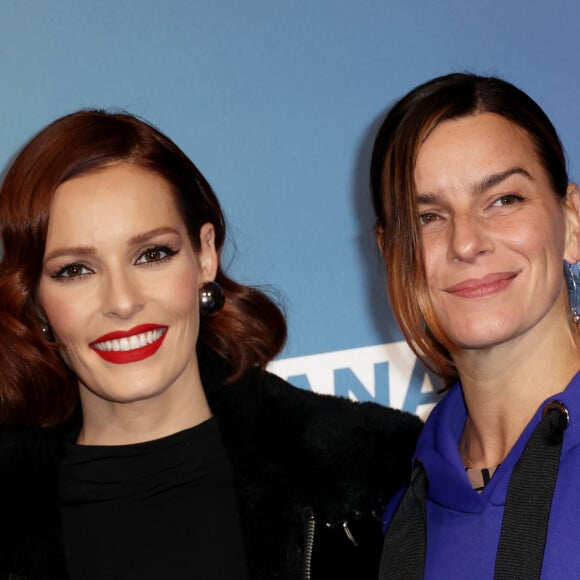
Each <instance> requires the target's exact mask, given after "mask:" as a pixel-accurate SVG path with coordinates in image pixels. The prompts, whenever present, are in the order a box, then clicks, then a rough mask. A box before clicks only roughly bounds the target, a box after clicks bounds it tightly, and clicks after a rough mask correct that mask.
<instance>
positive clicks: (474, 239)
mask: <svg viewBox="0 0 580 580" xmlns="http://www.w3.org/2000/svg"><path fill="white" fill-rule="evenodd" d="M449 231H450V234H449V247H448V258H449V259H450V260H453V261H462V262H473V261H474V260H476V259H477V257H478V256H480V255H481V254H485V253H488V252H490V251H491V250H492V248H493V241H492V238H491V237H490V236H489V234H488V232H487V231H486V228H485V224H483V223H482V221H481V219H478V217H477V216H473V215H471V214H467V215H462V216H455V217H454V218H453V220H452V226H451V228H450V230H449Z"/></svg>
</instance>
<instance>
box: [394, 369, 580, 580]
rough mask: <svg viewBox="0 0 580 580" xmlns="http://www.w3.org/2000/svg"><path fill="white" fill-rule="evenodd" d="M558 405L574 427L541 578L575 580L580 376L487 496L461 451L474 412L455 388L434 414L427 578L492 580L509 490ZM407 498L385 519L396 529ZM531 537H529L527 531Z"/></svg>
mask: <svg viewBox="0 0 580 580" xmlns="http://www.w3.org/2000/svg"><path fill="white" fill-rule="evenodd" d="M551 400H558V401H561V402H562V403H564V405H565V406H566V407H567V409H568V412H569V414H570V424H569V426H568V428H567V429H566V431H565V433H564V443H563V447H562V455H561V461H560V468H559V471H558V479H557V481H556V488H555V491H554V498H553V501H552V511H551V514H550V521H549V526H548V538H547V542H546V550H545V553H544V564H543V568H542V576H541V577H542V579H543V580H552V579H556V578H558V579H560V578H576V577H578V575H579V574H580V550H578V533H579V531H580V446H579V443H580V373H578V374H577V375H576V376H575V377H574V378H573V379H572V381H571V382H570V384H569V385H568V386H567V388H566V389H565V390H564V391H563V392H562V393H559V394H557V395H554V396H552V397H550V398H549V399H547V400H546V401H545V402H544V403H542V405H540V407H539V408H538V410H537V411H536V413H535V414H534V416H533V418H532V419H531V421H530V422H529V423H528V425H527V427H526V428H525V430H524V431H523V433H522V434H521V436H520V438H519V439H518V441H517V442H516V444H515V445H514V447H513V448H512V450H511V451H510V453H509V454H508V456H507V457H506V458H505V460H504V461H503V463H502V464H501V465H500V466H499V468H498V469H497V471H496V472H495V474H494V475H493V477H492V479H491V481H490V482H489V483H488V484H487V486H486V487H485V489H484V490H483V492H482V493H480V494H479V493H477V492H475V491H474V490H473V489H472V487H471V484H470V482H469V480H468V479H467V475H466V474H465V468H464V466H463V462H462V460H461V457H460V454H459V450H458V444H459V439H460V437H461V433H462V431H463V426H464V424H465V420H466V416H467V412H466V408H465V404H464V401H463V396H462V393H461V386H460V385H459V384H456V385H455V386H454V387H452V389H451V390H450V391H449V392H448V393H447V394H446V395H445V397H444V398H443V399H442V401H441V402H440V403H439V404H438V405H437V406H436V407H435V409H434V410H433V412H432V413H431V415H430V417H429V418H428V420H427V423H426V425H425V428H424V430H423V433H422V434H421V436H420V438H419V441H418V444H417V449H416V452H415V459H418V460H420V461H421V462H422V463H423V465H424V467H425V470H426V473H427V477H428V479H429V489H428V493H427V558H426V567H425V579H426V580H434V579H440V578H446V579H448V580H454V579H457V580H459V579H461V580H464V579H465V578H470V579H471V580H489V579H490V578H493V573H494V565H495V556H496V553H497V546H498V542H499V536H500V530H501V523H502V518H503V510H504V505H505V499H506V493H507V487H508V483H509V480H510V477H511V474H512V470H513V468H514V465H515V464H516V462H517V461H518V459H519V457H520V456H521V454H522V451H523V449H524V447H525V445H526V443H527V441H528V439H529V437H530V435H531V434H532V432H533V430H534V429H535V427H536V426H537V425H538V423H539V422H540V420H541V414H542V410H543V408H544V406H545V405H546V403H548V402H549V401H551ZM401 497H402V493H401V494H399V495H397V496H395V497H394V498H392V499H391V501H390V502H389V504H388V506H387V510H386V512H385V522H389V521H390V519H391V518H392V516H393V513H394V511H395V510H396V507H397V505H398V503H399V502H400V499H401ZM522 533H523V534H525V533H526V530H524V529H522Z"/></svg>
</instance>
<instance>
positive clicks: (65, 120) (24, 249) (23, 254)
mask: <svg viewBox="0 0 580 580" xmlns="http://www.w3.org/2000/svg"><path fill="white" fill-rule="evenodd" d="M119 162H123V163H130V164H134V165H136V166H139V167H141V168H143V169H146V170H149V171H151V172H153V173H155V174H157V175H159V176H160V177H162V178H163V179H164V180H166V181H167V183H169V184H170V186H171V188H172V192H173V194H174V198H175V202H176V205H177V208H178V210H179V212H180V214H181V217H182V218H183V221H184V223H185V225H186V227H187V230H188V233H189V236H190V239H191V243H192V245H193V247H194V249H195V250H196V251H197V250H199V248H200V237H199V235H200V229H201V226H202V225H203V224H204V223H208V222H209V223H211V224H213V226H214V228H215V244H216V248H217V250H218V253H219V252H220V251H221V249H222V248H223V244H224V240H225V235H226V224H225V219H224V216H223V213H222V210H221V207H220V204H219V202H218V200H217V198H216V196H215V194H214V192H213V191H212V189H211V187H210V185H209V183H208V182H207V181H206V179H205V178H204V177H203V175H202V174H201V173H200V171H199V170H198V169H197V167H196V166H195V165H194V164H193V163H192V161H191V160H190V159H189V158H188V157H187V156H186V155H185V154H184V153H183V152H182V151H181V149H179V147H177V145H175V143H173V141H171V140H170V139H169V138H167V137H166V136H165V135H163V134H162V133H161V132H159V131H158V130H157V129H155V128H154V127H153V126H151V125H150V124H148V123H146V122H144V121H142V120H140V119H138V118H136V117H134V116H132V115H128V114H119V113H109V112H105V111H99V110H90V111H79V112H77V113H73V114H71V115H67V116H65V117H62V118H60V119H58V120H56V121H54V122H53V123H51V124H50V125H49V126H47V127H46V128H45V129H43V130H42V131H41V132H40V133H38V135H36V136H35V137H34V138H33V139H32V140H31V141H30V142H29V143H28V144H27V145H26V146H25V147H24V149H23V150H22V151H21V152H20V154H19V155H18V156H17V157H16V159H15V161H14V162H13V163H12V165H11V167H10V168H9V170H8V172H7V174H6V176H5V179H4V182H3V184H2V187H1V189H0V229H1V232H2V239H3V243H4V256H3V259H2V261H1V262H0V369H1V370H0V373H1V374H0V422H2V423H13V424H14V423H19V424H32V425H39V426H50V425H56V424H59V423H61V422H63V421H65V420H66V419H68V418H69V417H70V415H71V413H72V411H73V409H74V407H75V406H76V404H77V401H78V387H77V380H76V377H75V376H74V375H73V373H72V372H71V371H70V370H69V369H68V367H67V366H66V365H65V363H64V361H63V359H62V358H61V356H60V354H59V352H58V347H57V345H56V344H55V343H54V342H51V341H50V340H47V338H46V337H44V336H43V335H42V332H41V326H42V323H43V321H42V314H41V312H40V309H39V308H38V306H37V303H36V298H35V294H36V290H37V286H38V281H39V278H40V273H41V269H42V261H43V256H44V249H45V243H46V234H47V226H48V219H49V214H50V207H51V203H52V200H53V196H54V193H55V191H56V189H57V188H58V187H59V185H61V184H62V183H64V182H65V181H67V180H69V179H72V178H73V177H78V176H80V175H83V174H86V173H89V172H91V171H94V170H97V169H99V168H102V167H105V166H107V165H110V164H113V163H119ZM216 281H217V282H218V283H219V284H220V285H221V286H222V288H223V290H224V293H225V296H226V302H225V306H224V307H223V309H221V310H220V311H219V312H218V313H216V314H215V315H213V316H205V317H201V322H200V331H199V339H198V350H199V351H205V350H206V349H209V350H211V351H214V352H215V353H217V354H218V355H220V356H221V357H222V358H224V359H226V360H227V361H228V363H229V371H230V375H229V380H231V381H233V380H236V379H238V378H239V377H241V376H242V375H244V374H245V373H246V372H247V371H248V370H250V369H251V368H255V367H258V368H260V369H263V368H264V367H265V366H266V364H267V363H268V362H269V361H270V360H271V359H272V358H273V357H274V356H275V355H276V354H277V353H278V352H279V351H280V350H281V348H282V346H283V345H284V342H285V340H286V322H285V320H284V316H283V314H282V312H281V311H280V309H279V308H278V307H277V306H276V305H275V304H274V302H272V300H271V299H270V298H268V297H267V296H266V295H265V294H264V293H263V292H261V291H260V290H258V289H256V288H251V287H248V286H243V285H241V284H238V283H236V282H235V281H234V280H232V279H230V278H228V277H227V276H226V275H225V274H224V272H223V271H222V269H221V267H220V268H219V270H218V273H217V276H216Z"/></svg>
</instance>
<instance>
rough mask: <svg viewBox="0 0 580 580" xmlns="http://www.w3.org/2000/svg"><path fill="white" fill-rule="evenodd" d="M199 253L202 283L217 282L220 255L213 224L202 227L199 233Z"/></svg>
mask: <svg viewBox="0 0 580 580" xmlns="http://www.w3.org/2000/svg"><path fill="white" fill-rule="evenodd" d="M199 245H200V247H199V252H198V254H197V259H198V260H199V267H200V276H199V278H200V282H201V283H202V284H203V283H204V282H210V281H211V280H215V277H216V274H217V270H218V266H219V262H220V260H219V255H218V252H217V250H216V247H215V229H214V227H213V224H210V223H206V224H203V226H201V229H200V231H199Z"/></svg>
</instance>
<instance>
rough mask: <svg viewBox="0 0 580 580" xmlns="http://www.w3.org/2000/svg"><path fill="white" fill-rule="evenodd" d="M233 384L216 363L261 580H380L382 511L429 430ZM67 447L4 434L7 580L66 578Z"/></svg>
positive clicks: (293, 393) (274, 386) (212, 382)
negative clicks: (62, 509)
mask: <svg viewBox="0 0 580 580" xmlns="http://www.w3.org/2000/svg"><path fill="white" fill-rule="evenodd" d="M223 374H224V370H223V366H222V365H216V364H215V361H214V362H213V363H212V364H211V365H209V366H207V365H206V368H205V369H203V368H202V377H203V383H204V385H205V387H206V393H207V397H208V400H209V403H210V406H211V408H212V410H213V412H214V414H215V415H216V416H217V417H218V419H219V422H220V427H221V431H222V437H223V440H224V443H225V446H226V449H227V450H228V452H229V454H230V459H231V462H232V466H233V470H234V476H235V479H236V487H237V493H238V504H239V510H240V518H241V522H242V531H243V533H244V539H245V541H246V547H247V555H248V561H249V566H250V570H251V576H252V578H253V580H278V579H279V580H308V579H310V578H311V579H312V580H325V579H327V578H328V579H330V578H332V579H333V580H340V579H345V580H346V579H347V578H349V579H351V578H352V579H356V580H366V579H367V578H368V580H375V579H376V578H377V574H378V572H377V571H378V564H379V558H380V552H381V544H382V537H381V523H380V516H381V513H382V506H383V505H384V502H385V500H386V499H387V498H388V497H389V496H390V495H391V494H393V493H394V492H395V491H396V490H397V489H398V488H399V487H401V486H402V485H403V484H404V483H405V482H406V480H407V477H408V475H409V468H410V459H411V455H412V452H413V449H414V446H415V441H416V439H417V437H418V435H419V431H420V429H421V423H420V421H419V420H418V419H417V418H416V417H414V416H412V415H409V414H406V413H402V412H399V411H395V410H393V409H387V408H385V407H381V406H379V405H377V404H374V403H353V402H350V401H348V400H347V399H340V398H336V397H331V396H323V395H316V394H313V393H311V392H308V391H305V390H302V389H297V388H295V387H292V386H291V385H289V384H288V383H286V382H284V381H282V380H281V379H279V378H278V377H276V376H274V375H271V374H268V373H266V374H264V375H263V376H259V375H258V373H255V374H253V375H249V376H247V377H246V378H245V379H243V380H241V381H239V382H237V383H235V384H232V385H224V384H223ZM62 435H63V433H62V430H41V429H28V428H5V429H3V430H2V431H0V522H1V523H0V530H1V531H0V580H49V579H50V580H53V579H58V580H63V579H65V578H66V564H65V562H64V556H63V553H62V545H61V537H60V518H59V507H58V465H59V454H60V453H61V445H62ZM169 577H170V571H168V578H169ZM110 580H117V579H110ZM119 580H120V579H119Z"/></svg>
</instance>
